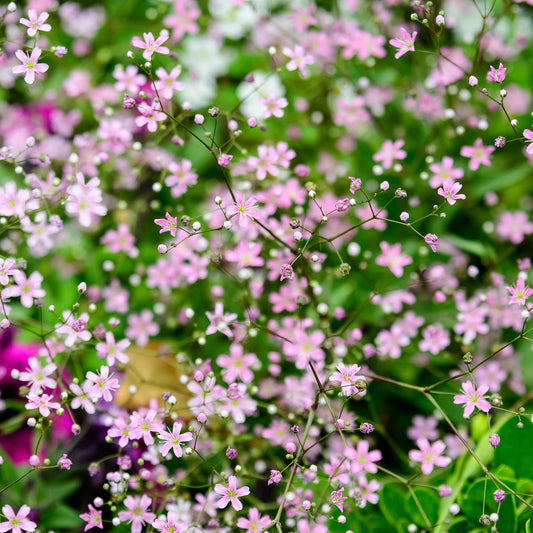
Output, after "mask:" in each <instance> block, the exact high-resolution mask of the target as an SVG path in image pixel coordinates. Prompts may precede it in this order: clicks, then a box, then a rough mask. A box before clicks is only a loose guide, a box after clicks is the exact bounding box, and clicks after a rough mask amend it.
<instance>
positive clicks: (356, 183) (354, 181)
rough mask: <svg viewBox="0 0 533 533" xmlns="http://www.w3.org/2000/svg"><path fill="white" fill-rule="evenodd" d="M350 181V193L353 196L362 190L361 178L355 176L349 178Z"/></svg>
mask: <svg viewBox="0 0 533 533" xmlns="http://www.w3.org/2000/svg"><path fill="white" fill-rule="evenodd" d="M348 179H349V180H350V192H351V193H352V194H355V192H356V191H358V190H359V189H360V188H361V185H362V182H361V178H354V177H353V176H349V177H348Z"/></svg>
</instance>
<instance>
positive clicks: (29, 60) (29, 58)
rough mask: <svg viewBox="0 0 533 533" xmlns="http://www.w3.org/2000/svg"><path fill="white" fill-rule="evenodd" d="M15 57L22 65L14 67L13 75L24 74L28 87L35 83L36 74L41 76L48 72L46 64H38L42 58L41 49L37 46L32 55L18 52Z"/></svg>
mask: <svg viewBox="0 0 533 533" xmlns="http://www.w3.org/2000/svg"><path fill="white" fill-rule="evenodd" d="M15 55H16V56H17V59H18V60H19V61H20V62H21V63H22V65H17V66H15V67H13V73H14V74H24V81H25V82H26V83H27V84H28V85H31V84H32V83H33V82H34V81H35V73H36V72H37V73H39V74H41V73H44V72H46V71H47V70H48V65H47V64H46V63H38V61H39V58H40V57H41V49H40V48H38V47H37V46H36V47H35V48H34V49H33V50H32V51H31V54H30V55H28V54H27V53H26V54H25V53H24V52H23V51H22V50H17V51H16V52H15Z"/></svg>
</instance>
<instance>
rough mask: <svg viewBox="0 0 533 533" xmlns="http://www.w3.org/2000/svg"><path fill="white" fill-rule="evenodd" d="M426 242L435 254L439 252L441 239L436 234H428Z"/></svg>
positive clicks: (425, 238)
mask: <svg viewBox="0 0 533 533" xmlns="http://www.w3.org/2000/svg"><path fill="white" fill-rule="evenodd" d="M424 241H425V243H426V244H427V245H428V246H429V247H430V248H431V249H432V250H433V251H434V252H436V251H437V250H438V246H439V238H438V237H437V236H436V235H435V234H434V233H428V234H427V235H426V236H425V237H424Z"/></svg>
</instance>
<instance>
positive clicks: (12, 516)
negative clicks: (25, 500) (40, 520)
mask: <svg viewBox="0 0 533 533" xmlns="http://www.w3.org/2000/svg"><path fill="white" fill-rule="evenodd" d="M30 511H31V509H30V507H28V506H27V505H23V506H22V507H21V508H20V509H19V510H18V511H17V513H15V511H14V510H13V507H11V505H4V506H3V507H2V513H3V514H4V516H5V517H6V518H7V522H0V532H1V533H3V532H4V531H11V532H12V533H21V532H22V531H35V529H36V528H37V524H36V523H35V522H32V521H31V520H29V519H28V518H27V516H28V515H29V514H30Z"/></svg>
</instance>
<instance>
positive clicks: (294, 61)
mask: <svg viewBox="0 0 533 533" xmlns="http://www.w3.org/2000/svg"><path fill="white" fill-rule="evenodd" d="M283 55H285V56H287V57H288V58H290V61H289V62H288V63H287V70H297V69H298V70H299V71H300V72H301V74H302V76H305V75H306V74H307V65H312V64H313V63H314V62H315V59H314V57H313V56H312V55H310V54H307V53H306V51H305V49H304V48H303V47H302V46H301V45H299V44H297V45H295V46H294V48H289V47H288V46H285V47H284V48H283Z"/></svg>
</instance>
